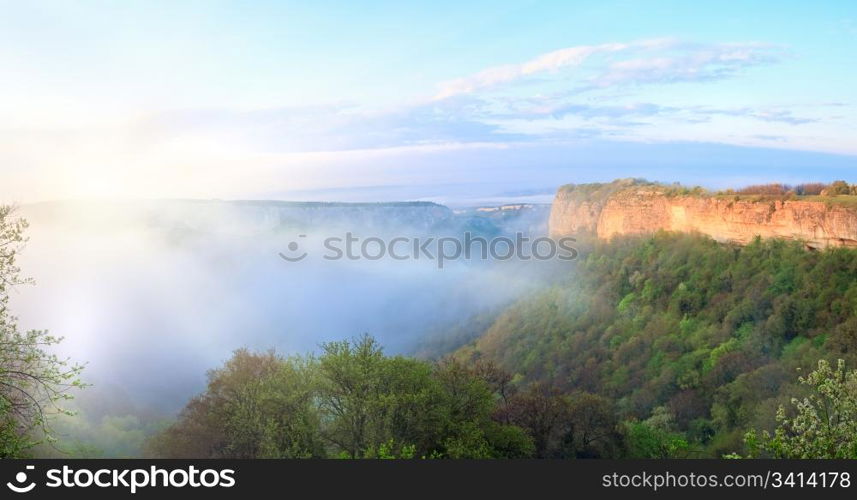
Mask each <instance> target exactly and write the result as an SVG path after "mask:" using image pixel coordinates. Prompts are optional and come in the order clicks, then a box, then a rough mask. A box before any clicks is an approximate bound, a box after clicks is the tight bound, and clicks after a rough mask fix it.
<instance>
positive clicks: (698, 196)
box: [549, 180, 857, 248]
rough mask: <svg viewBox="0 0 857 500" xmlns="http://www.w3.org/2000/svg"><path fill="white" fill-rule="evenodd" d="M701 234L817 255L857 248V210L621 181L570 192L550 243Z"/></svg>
mask: <svg viewBox="0 0 857 500" xmlns="http://www.w3.org/2000/svg"><path fill="white" fill-rule="evenodd" d="M660 230H664V231H673V232H697V233H701V234H705V235H708V236H711V237H712V238H714V239H716V240H718V241H723V242H731V243H738V244H747V243H749V242H750V241H752V240H753V239H754V238H755V237H756V236H761V237H763V238H782V239H788V240H799V241H803V242H805V243H806V244H807V246H808V247H811V248H826V247H830V246H849V247H857V205H854V204H851V203H846V202H843V200H841V199H840V200H837V199H836V198H830V199H829V200H824V199H819V197H792V198H775V197H763V196H757V197H740V196H729V195H714V194H708V193H704V192H701V191H695V192H691V191H688V190H686V189H678V188H674V187H669V186H663V185H657V184H650V183H645V182H640V181H632V180H622V181H615V182H613V183H609V184H582V185H578V186H564V187H562V188H560V190H559V191H558V192H557V195H556V198H555V199H554V202H553V205H552V207H551V214H550V221H549V231H550V234H551V236H554V237H559V236H573V235H578V234H594V235H597V236H598V237H599V238H602V239H610V238H612V237H613V236H617V235H634V234H650V233H654V232H657V231H660Z"/></svg>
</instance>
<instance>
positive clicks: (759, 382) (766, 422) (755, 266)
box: [458, 233, 857, 457]
mask: <svg viewBox="0 0 857 500" xmlns="http://www.w3.org/2000/svg"><path fill="white" fill-rule="evenodd" d="M855 277H857V251H855V250H851V249H844V248H839V249H829V250H825V251H819V252H808V251H806V250H805V249H804V247H803V245H801V244H800V243H796V242H786V241H781V240H765V241H762V240H758V239H757V240H754V241H753V242H751V243H750V244H749V245H746V246H736V245H728V244H726V245H724V244H720V243H717V242H715V241H713V240H712V239H710V238H706V237H704V236H699V235H682V234H666V233H658V234H656V235H654V236H650V237H625V238H617V239H614V240H613V241H612V242H604V241H602V242H599V243H596V244H595V247H594V248H592V249H591V250H589V251H588V252H587V254H586V255H585V256H584V257H582V259H581V261H580V262H579V263H578V265H577V267H576V269H575V270H569V272H568V275H567V279H566V281H565V283H564V284H562V285H559V286H555V287H553V288H551V289H549V290H546V291H544V292H542V293H540V294H537V295H535V296H532V297H530V298H527V299H524V300H522V301H520V302H518V303H517V304H515V305H514V306H512V307H510V308H509V309H507V310H506V311H505V312H504V313H503V314H501V315H500V316H499V317H498V319H497V320H496V321H495V322H494V323H493V325H492V326H490V327H489V328H488V329H487V330H486V331H485V333H484V334H483V335H482V336H481V337H480V338H479V339H478V340H477V341H475V342H474V343H472V344H470V345H469V346H466V347H464V348H462V349H460V350H459V351H458V356H459V357H460V358H462V359H468V360H483V361H486V360H487V361H494V362H497V363H498V364H499V365H500V366H501V367H502V368H503V369H505V370H508V371H509V372H511V373H513V374H514V380H516V381H517V383H519V384H526V383H529V382H540V383H546V384H549V385H551V386H553V387H555V388H556V389H557V390H559V391H561V392H565V393H570V392H574V391H578V390H583V391H587V392H590V393H594V394H598V395H600V396H606V397H608V398H609V399H610V400H611V401H613V402H614V403H615V405H616V408H617V411H618V414H619V415H620V416H621V418H622V419H624V420H626V421H629V422H634V421H649V422H651V421H652V419H655V420H657V421H660V422H662V424H663V426H664V427H665V428H668V429H671V430H674V431H675V432H678V433H680V434H681V436H682V437H683V439H686V440H687V442H689V443H691V444H692V445H691V449H692V450H695V453H696V454H698V456H715V457H716V456H720V455H722V454H724V453H728V452H731V451H738V450H740V449H742V447H743V443H742V436H743V433H744V432H745V431H746V430H747V429H749V428H770V427H772V426H773V425H774V423H775V411H776V408H777V406H778V405H780V404H787V403H788V400H789V396H792V395H794V394H795V390H796V389H795V387H794V386H793V383H794V382H795V380H796V377H797V374H798V372H797V371H796V370H797V369H799V368H802V369H804V370H806V369H808V368H811V367H812V366H814V365H815V364H816V363H817V362H818V360H819V359H822V358H826V359H835V358H844V359H846V360H848V362H849V365H851V366H853V365H854V361H855V355H854V353H855V350H857V343H855V340H857V316H855V312H857V280H855ZM664 422H666V423H664Z"/></svg>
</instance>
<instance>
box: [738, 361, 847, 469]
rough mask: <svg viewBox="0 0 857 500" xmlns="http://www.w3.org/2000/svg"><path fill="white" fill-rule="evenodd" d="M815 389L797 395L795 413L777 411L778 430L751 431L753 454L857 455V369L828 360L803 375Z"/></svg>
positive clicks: (804, 382)
mask: <svg viewBox="0 0 857 500" xmlns="http://www.w3.org/2000/svg"><path fill="white" fill-rule="evenodd" d="M799 381H800V383H801V384H802V385H804V386H806V387H808V388H809V389H810V390H811V392H810V394H809V395H807V396H806V397H804V398H802V399H798V398H793V399H792V405H793V406H794V408H795V412H794V415H793V416H790V415H788V414H787V413H786V409H785V408H784V407H782V406H781V407H780V408H779V409H778V411H777V422H778V423H779V425H778V427H777V429H776V430H775V431H774V433H773V435H771V434H770V433H769V432H768V431H762V432H760V433H759V432H756V431H750V432H748V433H747V435H746V437H745V440H746V442H747V444H748V449H749V452H750V456H751V457H752V456H770V457H774V458H857V370H852V371H846V370H845V361H843V360H841V359H840V360H839V362H838V363H837V365H836V368H835V369H834V368H832V367H831V366H830V364H829V363H828V362H827V361H825V360H820V361H819V362H818V368H817V369H816V370H815V371H813V372H812V373H810V374H809V375H807V376H806V377H800V378H799Z"/></svg>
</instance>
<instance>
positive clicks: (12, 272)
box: [0, 206, 83, 458]
mask: <svg viewBox="0 0 857 500" xmlns="http://www.w3.org/2000/svg"><path fill="white" fill-rule="evenodd" d="M26 228H27V222H26V221H25V220H24V219H21V218H19V217H15V215H14V209H13V208H12V207H9V206H0V457H3V458H6V457H20V456H23V455H25V454H26V453H27V452H28V450H30V449H32V448H33V447H34V446H36V445H38V444H41V443H44V442H52V441H53V437H52V435H51V427H50V419H51V417H52V416H53V415H56V414H62V413H67V411H66V410H64V409H63V407H62V404H63V403H64V402H65V401H67V400H69V399H70V398H71V396H70V395H69V394H68V390H69V389H71V388H74V387H82V386H83V384H82V383H81V381H80V379H79V375H80V372H81V371H82V369H83V367H82V366H81V365H77V364H73V363H71V362H70V361H69V360H67V359H62V358H59V357H58V356H57V355H56V354H53V353H52V352H51V350H52V347H53V346H54V345H56V344H57V343H59V342H60V341H61V340H62V339H60V338H57V337H53V336H51V335H48V333H47V332H44V331H38V330H30V331H21V330H19V328H18V325H17V321H16V318H15V317H14V316H12V315H11V313H10V311H9V308H8V306H9V292H10V290H11V289H13V288H14V287H16V286H20V285H26V284H31V283H32V282H31V281H30V280H27V279H23V278H21V277H20V269H19V268H18V266H17V263H16V261H17V257H18V253H19V251H20V250H21V247H22V246H23V244H24V243H25V241H26V239H25V237H24V231H25V230H26Z"/></svg>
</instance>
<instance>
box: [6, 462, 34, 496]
mask: <svg viewBox="0 0 857 500" xmlns="http://www.w3.org/2000/svg"><path fill="white" fill-rule="evenodd" d="M35 468H36V467H35V466H34V465H28V466H27V467H26V469H27V470H33V469H35ZM27 479H28V478H27V473H26V472H24V471H21V472H19V473H17V474H15V482H16V483H17V484H15V483H12V482H8V483H6V487H7V488H9V489H10V490H12V491H14V492H15V493H29V492H30V491H33V488H35V487H36V483H33V482H31V483H30V484H27V485H24V483H26V482H27Z"/></svg>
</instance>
